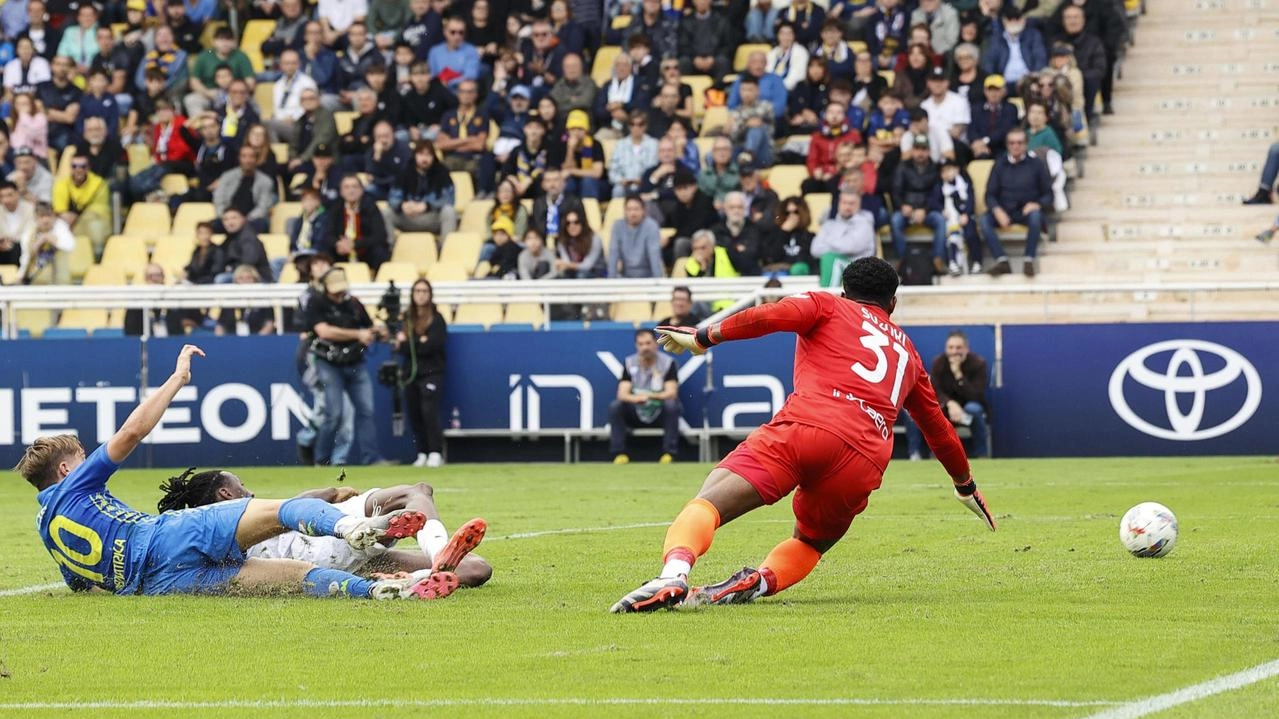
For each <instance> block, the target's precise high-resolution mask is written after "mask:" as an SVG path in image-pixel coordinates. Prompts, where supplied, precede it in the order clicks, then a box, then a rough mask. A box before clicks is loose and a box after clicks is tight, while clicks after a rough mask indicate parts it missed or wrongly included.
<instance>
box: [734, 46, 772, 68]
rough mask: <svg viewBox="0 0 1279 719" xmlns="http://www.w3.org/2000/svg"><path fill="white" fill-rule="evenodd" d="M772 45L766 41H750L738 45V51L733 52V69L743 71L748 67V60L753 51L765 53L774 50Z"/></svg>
mask: <svg viewBox="0 0 1279 719" xmlns="http://www.w3.org/2000/svg"><path fill="white" fill-rule="evenodd" d="M772 49H773V47H772V45H769V44H768V43H764V42H748V43H745V44H743V45H738V46H737V52H735V53H733V71H734V72H741V71H742V70H745V69H746V60H747V58H749V57H750V55H751V53H753V52H762V53H764V54H765V55H767V54H768V51H769V50H772Z"/></svg>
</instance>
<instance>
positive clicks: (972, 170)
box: [968, 160, 995, 217]
mask: <svg viewBox="0 0 1279 719" xmlns="http://www.w3.org/2000/svg"><path fill="white" fill-rule="evenodd" d="M994 166H995V162H994V161H993V160H973V161H972V162H970V163H968V178H969V179H970V180H972V181H973V195H974V197H976V198H977V212H976V214H977V216H978V217H980V216H981V215H982V214H983V213H985V212H986V183H988V182H990V171H991V169H992V168H993V167H994Z"/></svg>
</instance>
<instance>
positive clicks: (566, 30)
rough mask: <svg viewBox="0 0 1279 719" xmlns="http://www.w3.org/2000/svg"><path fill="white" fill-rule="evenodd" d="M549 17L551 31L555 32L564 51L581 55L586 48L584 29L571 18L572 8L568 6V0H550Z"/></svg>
mask: <svg viewBox="0 0 1279 719" xmlns="http://www.w3.org/2000/svg"><path fill="white" fill-rule="evenodd" d="M550 18H551V31H552V32H554V33H555V37H556V38H557V39H558V40H559V46H560V47H562V48H564V52H566V53H568V52H571V53H576V54H578V55H581V54H582V51H583V50H584V49H586V31H585V30H584V29H583V28H582V26H581V25H580V24H578V22H577V21H576V20H574V19H573V10H572V9H571V8H570V7H569V6H568V0H552V2H551V10H550Z"/></svg>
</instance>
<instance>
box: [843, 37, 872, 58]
mask: <svg viewBox="0 0 1279 719" xmlns="http://www.w3.org/2000/svg"><path fill="white" fill-rule="evenodd" d="M848 50H849V52H851V53H853V57H857V54H858V53H862V52H869V51H870V47H869V46H868V45H867V44H866V43H864V42H862V41H861V40H849V41H848Z"/></svg>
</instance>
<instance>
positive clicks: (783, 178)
mask: <svg viewBox="0 0 1279 719" xmlns="http://www.w3.org/2000/svg"><path fill="white" fill-rule="evenodd" d="M807 179H808V168H807V167H805V166H804V165H776V166H774V167H773V169H771V170H769V171H768V186H769V187H771V188H772V189H773V192H776V193H777V196H778V197H780V198H786V197H791V196H792V195H802V194H804V193H803V191H802V190H801V189H800V187H801V186H802V185H803V184H804V180H807Z"/></svg>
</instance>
